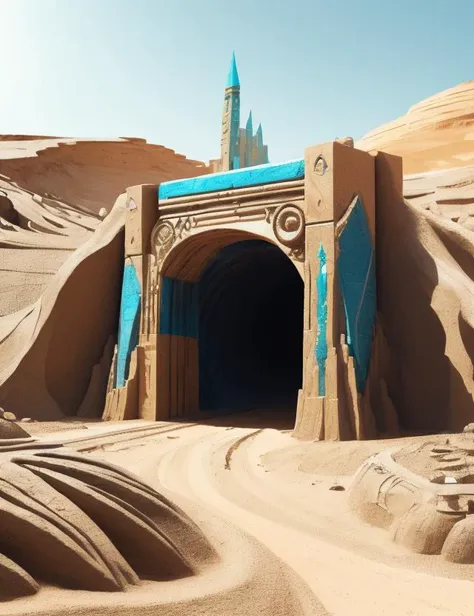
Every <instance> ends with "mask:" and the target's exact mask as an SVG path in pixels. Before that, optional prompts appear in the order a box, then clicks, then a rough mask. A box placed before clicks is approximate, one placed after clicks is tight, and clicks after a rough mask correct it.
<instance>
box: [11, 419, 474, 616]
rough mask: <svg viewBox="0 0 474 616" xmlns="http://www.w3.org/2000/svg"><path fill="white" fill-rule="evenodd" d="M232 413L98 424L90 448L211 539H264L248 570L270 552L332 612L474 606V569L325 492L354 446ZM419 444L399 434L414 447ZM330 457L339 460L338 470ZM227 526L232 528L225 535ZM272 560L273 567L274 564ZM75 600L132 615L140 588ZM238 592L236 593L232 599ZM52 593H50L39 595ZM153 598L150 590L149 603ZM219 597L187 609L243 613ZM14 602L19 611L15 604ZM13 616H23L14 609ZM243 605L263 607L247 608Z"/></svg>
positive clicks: (370, 615) (268, 591)
mask: <svg viewBox="0 0 474 616" xmlns="http://www.w3.org/2000/svg"><path fill="white" fill-rule="evenodd" d="M232 419H233V422H232V420H231V419H230V418H228V419H227V421H226V422H225V424H226V425H224V426H219V425H218V422H217V421H216V422H214V425H185V424H174V425H173V426H172V427H173V428H174V429H173V430H172V431H170V425H169V424H162V425H161V428H160V427H159V426H154V427H153V429H151V430H150V432H149V433H148V435H147V434H146V432H145V433H143V432H142V434H141V437H140V438H139V439H135V440H128V441H127V440H126V439H125V440H122V441H120V442H119V441H118V438H117V435H115V436H112V437H106V436H105V433H106V432H107V428H106V427H105V426H103V427H102V428H100V429H99V428H97V431H96V436H98V435H99V432H100V433H101V434H102V438H101V439H99V440H98V441H96V442H95V449H94V450H93V451H91V455H93V456H95V457H96V456H99V457H101V458H103V459H105V460H107V461H109V462H111V463H114V464H117V465H122V466H124V467H125V468H126V469H127V470H128V471H130V472H133V473H136V474H138V475H139V476H140V477H141V478H142V479H144V480H146V481H147V482H148V483H150V484H151V485H152V486H154V487H155V488H157V489H159V490H160V491H163V492H164V494H165V495H166V496H168V497H169V498H171V499H172V500H176V501H177V503H178V504H179V505H180V506H181V507H183V508H184V509H185V511H188V512H189V513H190V514H191V512H194V513H193V514H191V515H192V517H194V518H196V512H199V513H197V516H198V519H199V520H200V521H201V523H202V527H203V528H206V530H207V529H209V526H208V524H209V522H210V523H211V525H212V527H213V528H214V529H215V530H213V531H211V536H214V537H215V538H216V539H217V537H219V540H220V541H223V542H224V545H225V544H227V545H229V544H228V542H229V541H230V542H232V541H235V540H236V539H237V538H238V537H241V536H242V533H244V534H245V535H250V536H252V537H253V538H254V540H255V541H257V542H258V543H257V544H256V546H255V547H256V552H255V553H254V554H253V556H252V563H253V564H252V566H250V567H249V569H248V573H249V575H250V576H253V575H254V574H255V571H257V570H260V571H261V570H262V568H263V567H264V566H265V565H264V563H265V559H266V558H267V555H268V552H267V550H270V551H271V552H272V553H273V554H274V555H275V556H276V557H278V559H279V561H278V562H279V565H278V566H279V568H280V571H286V574H285V575H286V576H288V573H289V572H290V571H292V572H293V573H294V574H296V577H295V578H289V579H290V582H291V585H293V584H294V585H295V588H297V587H299V584H300V583H301V580H302V581H303V582H305V583H306V584H307V586H308V587H309V589H310V590H311V592H312V593H313V595H314V597H316V598H317V599H318V600H319V601H320V602H321V603H322V605H323V606H324V609H325V610H326V611H327V612H326V613H329V614H333V615H335V616H347V614H361V615H362V614H363V615H364V616H379V615H380V614H384V615H388V616H405V615H406V616H408V615H412V614H417V615H418V614H420V615H422V616H425V615H426V616H434V615H435V614H436V615H438V614H452V615H453V616H454V615H456V616H468V615H469V614H471V608H472V581H471V580H472V579H473V576H474V568H473V567H471V566H459V565H453V564H451V563H446V562H442V561H440V560H439V559H438V558H437V557H429V558H425V557H423V556H418V555H413V554H411V553H409V552H408V550H406V549H404V548H402V547H400V546H398V545H396V544H394V543H393V542H391V541H390V538H389V536H388V533H386V532H384V531H382V530H381V529H377V528H373V527H370V526H368V525H365V524H363V523H362V522H360V521H359V520H358V518H356V517H355V516H353V515H352V514H351V513H350V512H349V510H348V507H347V500H346V492H345V491H332V490H330V488H331V486H332V485H334V483H335V482H337V483H338V484H340V485H343V486H346V487H347V486H348V484H349V482H350V478H351V475H352V473H353V472H354V471H355V470H356V466H358V463H359V461H358V460H357V461H356V460H355V459H354V457H353V453H351V452H354V450H355V448H356V447H358V445H357V444H355V443H350V442H349V443H320V444H317V443H316V444H312V446H311V447H310V446H309V445H307V444H301V443H299V442H297V441H295V440H293V439H292V438H291V437H290V436H289V435H288V434H283V433H281V432H279V431H276V430H273V429H263V430H259V429H255V428H248V427H244V428H241V427H234V428H230V427H229V424H230V425H231V424H232V423H234V425H235V426H239V423H240V422H239V419H240V418H239V416H234V417H233V418H232ZM270 424H271V422H267V425H270ZM136 426H137V424H136V425H135V427H136ZM262 427H264V426H263V425H262ZM134 429H135V428H134ZM54 436H56V435H54ZM130 436H131V435H130ZM45 438H46V437H45ZM417 440H419V439H414V440H413V439H405V440H402V439H400V440H399V441H397V442H398V444H403V443H405V444H407V445H408V444H410V443H411V442H416V441H417ZM390 442H392V443H393V441H390ZM90 445H91V442H89V446H90ZM69 446H72V447H74V444H70V445H69ZM386 446H387V441H374V442H373V443H370V444H367V445H362V448H364V447H366V449H365V451H364V454H363V456H365V455H367V454H369V453H374V452H376V451H379V450H381V449H383V448H385V447H386ZM77 447H78V448H84V447H86V442H85V441H84V442H81V443H78V444H77ZM347 455H348V456H349V457H351V456H352V461H351V462H350V463H347V462H345V461H344V460H345V457H346V456H347ZM333 460H339V462H336V464H335V472H334V471H333V472H332V473H331V472H330V469H331V465H332V462H333ZM216 516H217V517H216ZM220 519H226V520H227V521H228V522H229V523H230V526H227V528H223V527H222V526H219V524H218V520H220ZM216 531H218V532H217V533H216ZM221 532H223V535H222V534H221ZM226 533H230V535H229V536H228V537H227V539H224V536H226ZM232 536H233V537H234V539H233V540H232V539H231V537H232ZM234 545H235V544H234ZM259 545H260V547H258V546H259ZM266 567H267V571H268V564H267V565H266ZM234 571H235V570H233V569H231V568H229V569H228V571H227V575H228V583H229V584H230V583H231V577H232V575H234ZM287 579H288V578H287ZM217 581H218V580H214V583H217ZM219 581H220V580H219ZM261 582H262V580H261V581H260V583H261ZM157 590H158V589H157ZM246 592H247V593H255V594H253V595H249V594H247V595H246V596H247V598H248V597H249V596H252V597H253V601H255V606H259V605H260V606H261V605H265V604H266V601H267V600H268V599H269V598H271V597H272V596H273V597H276V596H277V594H276V593H277V592H278V589H277V586H276V585H275V583H273V584H272V582H269V581H268V577H267V580H266V583H264V584H263V585H261V586H260V587H259V590H258V591H256V590H255V588H253V589H252V588H251V587H250V588H249V587H247V591H246ZM74 596H75V597H77V599H79V600H80V602H81V603H82V604H84V605H88V604H89V605H90V606H91V607H90V608H89V609H90V610H91V611H90V612H88V611H87V610H86V608H85V607H84V611H83V612H82V613H84V614H85V613H91V614H95V613H96V612H95V611H93V610H92V607H94V609H97V610H98V609H99V608H98V607H97V605H98V604H100V602H101V601H102V602H103V603H105V604H106V605H110V606H112V605H114V609H116V610H118V613H122V611H121V610H124V612H123V613H128V612H127V607H126V604H128V603H129V601H130V604H135V599H134V596H133V595H127V601H126V602H125V601H123V607H120V603H119V601H120V599H119V598H117V597H115V596H114V597H107V598H106V599H105V598H102V597H97V596H91V595H90V594H89V595H88V594H82V593H81V594H80V595H76V594H75V595H74ZM157 596H158V593H157V595H156V597H157ZM238 596H239V595H238V594H237V595H233V599H236V598H237V597H238ZM244 596H245V593H244V594H241V595H240V601H241V600H242V598H243V597H244ZM299 596H300V597H301V596H303V597H304V596H305V594H304V593H303V595H299ZM46 597H47V594H46V593H45V594H44V595H43V598H44V599H46ZM156 597H155V601H156V600H157V598H156ZM265 598H266V599H265ZM58 600H59V601H60V604H61V602H62V601H63V597H62V596H61V597H59V596H58ZM68 600H69V601H72V598H71V597H69V599H68ZM146 600H147V596H146V595H145V596H144V597H143V601H146ZM258 601H260V602H262V603H260V604H259V603H258ZM250 603H251V604H252V602H250ZM142 605H143V604H142ZM209 605H210V604H209ZM222 605H223V604H222V603H219V602H216V603H214V608H212V607H208V609H210V610H211V611H210V612H205V611H204V612H201V609H202V608H201V605H200V604H197V603H196V604H195V606H193V607H190V608H188V609H189V611H187V612H186V613H190V614H201V613H211V614H212V613H216V614H227V613H229V614H233V613H240V612H239V611H234V609H238V605H236V606H235V607H234V608H230V607H228V608H227V609H228V611H226V610H225V609H224V610H223V608H222ZM228 605H230V604H228ZM217 606H219V607H217ZM8 609H9V610H13V608H11V607H10V606H8ZM213 609H215V612H214V611H212V610H213ZM219 609H220V610H221V611H219ZM259 609H261V608H260V607H259ZM286 609H287V612H286V613H287V614H289V615H291V614H296V613H299V612H298V611H297V607H296V606H292V607H287V608H286ZM312 609H315V611H314V612H310V613H314V614H318V613H325V612H324V609H323V608H322V607H320V608H317V609H318V610H321V611H317V610H316V608H315V607H313V608H312ZM292 610H294V611H292ZM6 613H7V614H10V613H11V614H17V613H18V610H17V611H7V612H6ZM25 613H26V614H29V613H30V612H25ZM39 613H43V612H39ZM106 613H107V612H106ZM137 613H153V612H152V611H150V612H147V611H146V610H144V611H143V612H141V611H140V612H137ZM178 613H179V612H178ZM248 613H249V614H252V615H253V614H254V613H255V614H257V613H259V612H257V611H255V612H254V611H252V609H250V610H249V611H248ZM264 613H265V612H264ZM275 613H278V612H275Z"/></svg>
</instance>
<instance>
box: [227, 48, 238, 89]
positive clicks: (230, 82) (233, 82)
mask: <svg viewBox="0 0 474 616" xmlns="http://www.w3.org/2000/svg"><path fill="white" fill-rule="evenodd" d="M226 88H240V80H239V73H238V72H237V63H236V61H235V53H234V52H232V61H231V63H230V69H229V74H228V75H227V85H226Z"/></svg>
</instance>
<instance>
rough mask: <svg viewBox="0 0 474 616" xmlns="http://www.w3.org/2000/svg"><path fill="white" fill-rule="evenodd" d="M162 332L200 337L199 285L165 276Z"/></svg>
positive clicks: (161, 308) (162, 298)
mask: <svg viewBox="0 0 474 616" xmlns="http://www.w3.org/2000/svg"><path fill="white" fill-rule="evenodd" d="M160 334H168V335H171V336H185V337H187V338H197V337H198V285H197V283H195V282H185V281H183V280H176V279H174V278H169V277H167V276H164V277H163V279H162V283H161V304H160Z"/></svg>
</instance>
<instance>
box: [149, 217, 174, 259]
mask: <svg viewBox="0 0 474 616" xmlns="http://www.w3.org/2000/svg"><path fill="white" fill-rule="evenodd" d="M175 239H176V233H175V230H174V227H173V225H172V224H171V223H170V222H169V221H168V220H165V221H164V222H162V223H160V224H159V225H158V226H157V227H156V229H155V231H154V233H153V239H152V241H153V246H154V249H155V251H156V258H157V260H158V261H162V260H163V259H164V258H165V257H166V255H167V254H168V252H169V250H170V248H171V246H172V245H173V244H174V241H175Z"/></svg>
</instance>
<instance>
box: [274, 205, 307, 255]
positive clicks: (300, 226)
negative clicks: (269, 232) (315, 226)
mask: <svg viewBox="0 0 474 616" xmlns="http://www.w3.org/2000/svg"><path fill="white" fill-rule="evenodd" d="M304 229H305V222H304V214H303V211H302V210H301V209H300V208H299V207H297V206H296V205H292V204H291V203H290V204H285V205H282V206H280V207H279V208H278V209H277V211H276V212H275V216H274V218H273V232H274V234H275V237H276V238H277V240H278V241H279V242H280V243H281V244H283V246H288V247H290V248H295V247H296V246H299V245H300V244H301V243H302V241H303V238H304Z"/></svg>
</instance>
